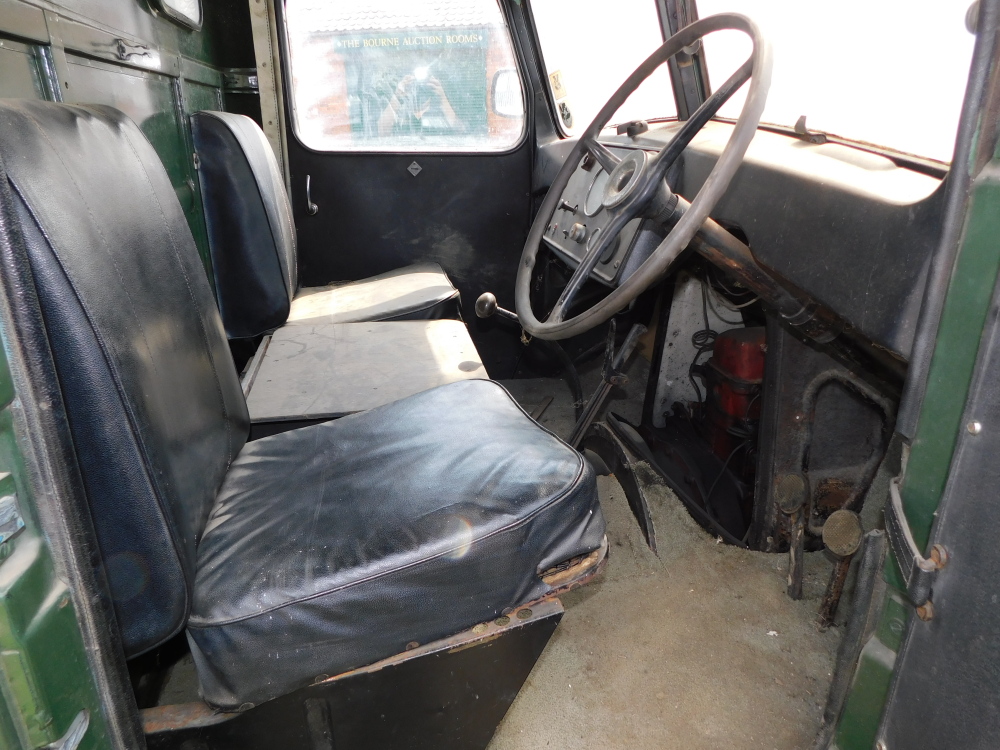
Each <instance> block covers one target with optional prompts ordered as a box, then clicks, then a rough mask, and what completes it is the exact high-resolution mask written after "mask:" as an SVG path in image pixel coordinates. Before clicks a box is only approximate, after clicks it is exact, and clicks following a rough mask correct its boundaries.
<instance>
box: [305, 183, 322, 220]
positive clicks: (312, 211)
mask: <svg viewBox="0 0 1000 750" xmlns="http://www.w3.org/2000/svg"><path fill="white" fill-rule="evenodd" d="M311 193H312V175H311V174H307V175H306V213H307V214H309V215H310V216H315V215H316V214H317V212H318V211H319V206H317V205H316V204H315V203H313V202H312V194H311Z"/></svg>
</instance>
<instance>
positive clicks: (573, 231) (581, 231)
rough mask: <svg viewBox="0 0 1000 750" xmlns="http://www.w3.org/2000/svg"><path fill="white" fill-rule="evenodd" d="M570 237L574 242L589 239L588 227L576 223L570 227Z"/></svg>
mask: <svg viewBox="0 0 1000 750" xmlns="http://www.w3.org/2000/svg"><path fill="white" fill-rule="evenodd" d="M569 238H570V239H571V240H573V242H583V241H584V240H585V239H587V227H586V226H584V225H583V224H579V223H577V224H574V225H573V226H571V227H570V228H569Z"/></svg>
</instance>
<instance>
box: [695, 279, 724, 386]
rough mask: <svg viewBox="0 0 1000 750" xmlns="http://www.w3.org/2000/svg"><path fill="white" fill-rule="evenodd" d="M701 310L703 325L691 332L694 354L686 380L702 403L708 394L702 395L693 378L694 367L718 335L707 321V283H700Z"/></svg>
mask: <svg viewBox="0 0 1000 750" xmlns="http://www.w3.org/2000/svg"><path fill="white" fill-rule="evenodd" d="M701 312H702V315H704V318H705V327H704V328H702V329H701V330H700V331H695V332H694V333H693V334H691V344H692V346H694V348H695V354H694V359H692V360H691V364H690V365H689V366H688V380H690V381H691V387H692V388H694V392H695V396H697V400H698V403H704V402H705V399H707V398H708V394H707V393H706V394H705V396H704V397H702V395H701V388H700V387H699V386H698V382H697V381H696V380H695V373H694V369H695V367H697V366H698V359H699V358H700V357H701V355H702V354H704V353H705V352H709V351H712V347H713V346H714V345H715V340H716V339H717V338H718V337H719V334H718V332H716V331H714V330H712V324H711V323H709V321H708V285H707V284H705V283H703V284H702V285H701Z"/></svg>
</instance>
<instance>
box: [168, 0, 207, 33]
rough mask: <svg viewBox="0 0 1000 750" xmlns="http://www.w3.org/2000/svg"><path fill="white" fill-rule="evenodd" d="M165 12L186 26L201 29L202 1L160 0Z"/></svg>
mask: <svg viewBox="0 0 1000 750" xmlns="http://www.w3.org/2000/svg"><path fill="white" fill-rule="evenodd" d="M160 5H161V7H162V8H163V10H164V12H165V13H166V14H167V15H168V16H170V17H171V18H173V19H175V20H177V21H180V22H181V23H183V24H184V25H185V26H190V27H191V28H194V29H198V28H201V0H160Z"/></svg>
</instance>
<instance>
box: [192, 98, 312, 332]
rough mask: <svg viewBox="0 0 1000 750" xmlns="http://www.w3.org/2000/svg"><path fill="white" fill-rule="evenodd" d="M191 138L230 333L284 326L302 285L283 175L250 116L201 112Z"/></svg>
mask: <svg viewBox="0 0 1000 750" xmlns="http://www.w3.org/2000/svg"><path fill="white" fill-rule="evenodd" d="M191 135H192V137H193V138H194V145H195V149H196V150H197V153H198V158H199V160H200V165H199V169H198V179H199V180H200V182H201V197H202V203H203V204H204V208H205V222H206V224H207V225H208V245H209V248H210V250H211V253H212V268H213V270H214V271H215V289H216V294H217V295H218V300H219V309H220V311H221V313H222V321H223V323H224V325H225V327H226V334H227V335H228V336H229V338H249V337H253V336H258V335H260V334H262V333H264V332H266V331H269V330H271V329H273V328H277V327H278V326H280V325H281V324H282V323H284V322H285V318H286V317H287V316H288V310H289V306H290V305H291V302H292V298H293V297H294V296H295V291H296V289H297V288H298V283H299V282H298V268H297V266H296V237H295V225H294V223H293V221H292V208H291V206H290V205H289V203H288V194H287V193H286V192H285V180H284V176H283V175H282V173H281V170H280V168H279V167H278V162H277V160H276V159H275V158H274V152H273V151H272V150H271V145H270V144H269V143H268V142H267V137H266V136H265V135H264V132H263V131H262V130H261V129H260V127H259V126H258V125H257V123H255V122H254V121H253V120H251V119H250V118H249V117H246V116H244V115H237V114H233V113H231V112H197V113H195V114H194V115H192V116H191Z"/></svg>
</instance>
